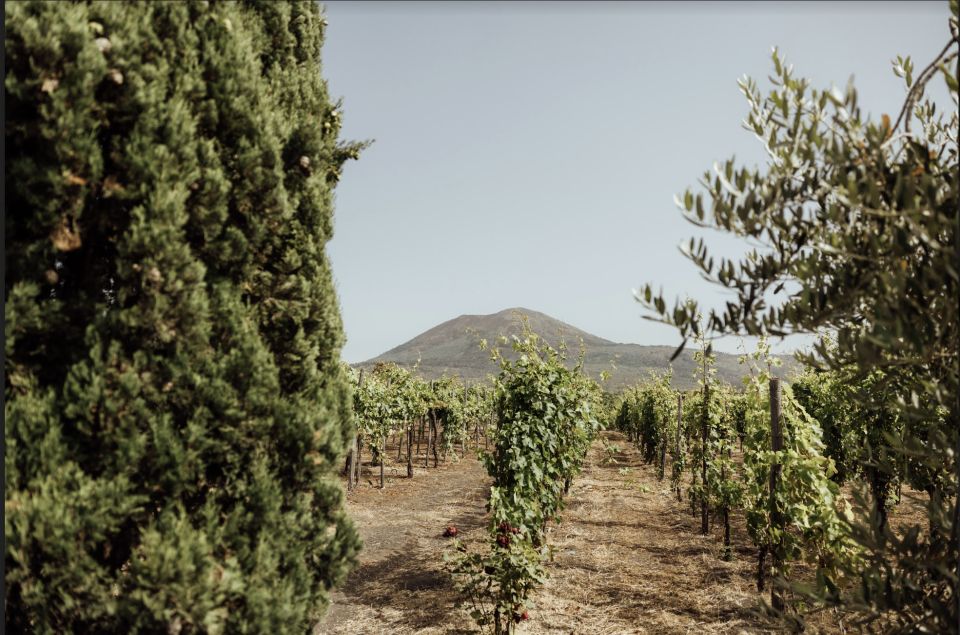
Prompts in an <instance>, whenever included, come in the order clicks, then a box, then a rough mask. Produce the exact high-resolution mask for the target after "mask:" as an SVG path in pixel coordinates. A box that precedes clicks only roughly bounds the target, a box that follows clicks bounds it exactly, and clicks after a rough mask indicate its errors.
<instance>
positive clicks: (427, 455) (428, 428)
mask: <svg viewBox="0 0 960 635" xmlns="http://www.w3.org/2000/svg"><path fill="white" fill-rule="evenodd" d="M424 428H426V433H427V445H426V447H425V448H424V453H423V467H430V437H431V432H432V430H433V409H432V408H431V409H430V410H428V411H427V420H426V421H425V422H424Z"/></svg>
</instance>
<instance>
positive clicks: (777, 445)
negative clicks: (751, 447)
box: [770, 377, 784, 611]
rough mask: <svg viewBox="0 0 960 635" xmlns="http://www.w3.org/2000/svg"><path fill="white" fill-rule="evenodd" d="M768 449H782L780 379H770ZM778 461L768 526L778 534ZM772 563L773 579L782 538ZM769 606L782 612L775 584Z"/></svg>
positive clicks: (772, 470)
mask: <svg viewBox="0 0 960 635" xmlns="http://www.w3.org/2000/svg"><path fill="white" fill-rule="evenodd" d="M770 448H771V449H772V450H773V451H774V452H779V451H780V450H782V449H783V428H782V427H781V420H780V379H779V378H777V377H771V378H770ZM782 469H783V468H782V466H781V465H780V462H779V460H777V459H774V463H773V465H771V466H770V524H771V526H772V527H773V530H774V531H775V532H777V533H778V534H780V533H782V532H783V518H782V515H781V514H780V506H779V505H778V504H777V487H778V485H779V484H780V472H781V470H782ZM771 551H772V553H771V556H772V562H771V563H770V565H771V567H770V576H771V577H775V576H777V575H779V574H780V573H781V572H782V570H783V538H781V537H778V538H777V539H776V541H775V542H774V544H772V545H771ZM770 605H771V606H772V607H773V609H774V610H775V611H782V610H783V608H784V603H783V594H782V592H781V590H780V589H779V588H777V585H776V582H775V581H774V582H773V583H771V584H770Z"/></svg>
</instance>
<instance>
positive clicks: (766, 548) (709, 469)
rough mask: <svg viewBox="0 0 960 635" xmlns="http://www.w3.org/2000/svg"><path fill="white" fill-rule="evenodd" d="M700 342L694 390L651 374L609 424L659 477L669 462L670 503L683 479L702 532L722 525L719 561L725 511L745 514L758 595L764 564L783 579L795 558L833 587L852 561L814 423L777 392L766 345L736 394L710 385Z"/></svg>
mask: <svg viewBox="0 0 960 635" xmlns="http://www.w3.org/2000/svg"><path fill="white" fill-rule="evenodd" d="M700 344H701V346H700V350H699V351H697V353H696V355H695V358H696V361H697V371H696V378H697V381H698V384H699V387H698V388H697V389H696V390H693V391H688V392H687V393H680V392H677V391H675V390H673V389H671V388H670V380H671V376H670V375H669V374H665V375H661V376H653V377H651V379H650V380H649V381H648V382H646V383H644V384H641V385H638V386H636V387H634V388H632V389H631V390H629V391H627V392H626V393H625V394H624V395H623V396H622V398H621V405H620V410H619V415H618V417H617V419H616V426H617V427H618V428H619V429H620V430H622V431H623V432H625V433H626V434H627V435H628V436H630V438H631V439H632V440H633V441H635V442H636V443H637V447H638V449H640V452H641V455H642V457H643V459H644V460H645V461H647V462H648V463H655V464H656V466H657V468H656V469H657V473H658V476H659V478H664V476H665V469H664V468H665V464H666V456H667V454H669V455H670V456H671V458H672V471H671V481H672V487H673V490H674V492H675V493H676V496H677V499H678V500H681V499H682V489H683V485H682V480H683V476H684V474H685V473H687V474H688V478H689V481H688V487H687V500H688V502H689V503H690V509H691V512H693V513H694V514H695V515H697V514H699V516H700V518H701V530H702V533H704V534H707V533H709V530H710V523H711V521H713V520H719V521H720V522H722V523H723V541H724V557H725V558H730V557H731V547H730V515H731V512H733V511H735V510H739V511H742V512H743V514H744V516H745V517H746V524H747V531H748V534H749V535H750V538H751V539H752V541H753V543H754V545H755V546H756V548H757V565H758V566H757V586H758V590H761V591H762V590H763V589H764V587H765V580H766V572H767V566H766V561H767V558H768V557H769V559H770V561H771V563H770V573H771V575H773V576H774V577H776V578H778V579H779V580H780V581H781V582H782V580H783V579H784V578H785V576H786V575H787V574H788V572H789V569H790V564H791V563H792V562H796V561H799V560H806V561H808V562H810V563H811V564H812V565H813V566H814V567H815V568H816V570H817V572H818V575H820V576H825V577H828V578H831V579H833V580H835V581H836V577H837V575H838V571H839V570H841V569H849V566H844V567H841V566H839V565H841V564H843V565H851V563H853V562H854V561H856V559H857V558H858V557H860V554H859V550H858V549H857V547H856V545H855V543H854V541H853V539H852V537H851V532H850V528H849V526H848V524H847V522H846V513H847V512H848V510H847V509H846V508H843V509H841V503H842V501H841V499H840V496H839V486H838V484H837V482H836V481H835V480H832V479H831V477H833V476H834V475H835V474H836V468H835V467H834V461H833V459H832V458H831V457H830V456H828V455H827V452H826V447H825V445H824V442H823V438H822V437H823V434H822V430H821V427H820V424H819V423H818V422H817V421H816V420H815V419H814V418H813V417H811V416H810V415H809V414H808V413H807V411H806V410H805V409H804V407H803V406H802V405H801V403H800V401H798V400H797V398H796V397H795V396H794V393H793V390H792V388H791V386H789V385H788V386H783V387H782V388H781V383H780V380H779V379H777V378H776V377H774V376H773V372H772V367H773V365H774V363H775V362H776V360H773V359H771V358H770V357H769V355H768V352H769V350H768V346H767V345H766V343H765V342H764V341H761V342H760V345H759V348H758V350H757V351H756V352H755V353H754V354H753V355H750V356H744V358H742V359H741V362H742V363H744V364H745V365H747V366H748V368H749V374H748V376H747V377H746V378H745V379H744V385H743V387H742V389H741V390H734V389H733V387H731V386H728V385H723V384H721V383H720V382H719V381H717V379H716V377H715V373H714V369H713V364H714V359H713V356H712V355H711V353H710V350H709V347H707V346H705V345H704V343H703V342H702V341H701V342H700ZM738 446H739V448H738ZM781 588H782V584H778V585H774V586H773V587H772V588H771V603H772V604H773V606H774V608H776V609H780V610H782V609H783V608H784V606H783V596H782V592H781Z"/></svg>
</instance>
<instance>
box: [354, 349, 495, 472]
mask: <svg viewBox="0 0 960 635" xmlns="http://www.w3.org/2000/svg"><path fill="white" fill-rule="evenodd" d="M350 375H351V377H352V380H353V383H354V395H353V398H354V415H355V417H356V426H357V427H356V429H357V436H356V440H355V442H354V443H353V444H352V445H351V451H350V455H349V456H348V457H347V465H346V472H347V487H348V489H352V488H353V487H354V486H355V485H356V483H357V482H358V481H359V476H360V465H361V462H362V461H361V459H362V455H363V449H364V447H369V448H370V451H371V452H372V453H373V458H374V463H377V464H379V466H380V487H381V488H382V487H383V486H384V460H383V459H384V458H385V453H386V445H387V440H388V438H389V437H391V436H393V437H395V438H396V439H397V452H398V459H399V458H401V457H402V451H403V449H404V445H406V457H407V476H408V477H410V478H412V477H413V465H414V450H413V448H414V443H416V447H417V450H416V455H417V456H418V457H419V454H420V447H421V444H423V445H424V446H425V453H424V457H423V461H424V464H423V467H429V463H430V457H431V455H432V457H433V466H434V467H437V465H438V464H439V462H440V460H441V457H443V458H445V457H446V455H447V454H448V453H455V452H456V448H457V446H459V448H460V456H462V455H463V454H464V453H465V452H466V448H467V442H468V441H469V440H471V439H472V440H473V441H474V443H475V444H479V443H480V441H481V439H483V440H484V442H486V439H487V436H488V427H489V422H490V420H491V417H492V402H491V390H490V389H489V388H487V387H485V386H483V385H474V386H466V385H464V384H463V383H461V382H460V381H459V380H458V379H456V378H450V377H442V378H440V379H438V380H435V381H427V380H425V379H423V378H421V377H420V376H419V375H418V374H417V373H416V369H414V370H413V371H411V370H407V369H405V368H402V367H401V366H398V365H396V364H378V365H376V366H375V367H374V368H373V369H372V370H370V371H368V372H366V371H364V370H362V369H361V370H351V371H350Z"/></svg>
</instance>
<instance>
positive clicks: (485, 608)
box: [448, 329, 603, 635]
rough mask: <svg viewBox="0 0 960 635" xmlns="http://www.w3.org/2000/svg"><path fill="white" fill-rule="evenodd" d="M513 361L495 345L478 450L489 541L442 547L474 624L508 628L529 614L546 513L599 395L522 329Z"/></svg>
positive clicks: (573, 467) (588, 435)
mask: <svg viewBox="0 0 960 635" xmlns="http://www.w3.org/2000/svg"><path fill="white" fill-rule="evenodd" d="M512 349H513V352H514V353H515V357H516V359H515V360H513V361H511V360H508V359H507V358H506V357H504V356H502V355H500V354H499V351H497V352H495V354H494V355H495V358H496V359H497V360H498V361H499V363H500V374H499V376H498V377H497V378H496V380H495V388H494V391H495V394H494V403H495V408H496V419H497V425H496V428H495V429H494V430H493V431H492V447H491V448H490V450H489V451H487V452H483V453H482V458H483V461H484V463H485V465H486V468H487V471H488V473H489V474H490V476H491V477H492V479H493V485H492V487H491V490H490V500H489V509H490V525H489V533H490V543H489V548H488V549H486V550H485V551H484V552H483V553H468V552H467V550H466V547H465V546H464V545H462V544H460V543H458V544H457V547H456V549H457V551H456V552H455V553H454V554H452V555H451V556H449V557H448V561H449V564H450V570H451V572H452V573H453V574H454V576H455V578H456V579H457V581H458V585H459V589H460V591H461V593H462V594H463V596H464V598H465V599H466V601H468V602H469V603H470V605H471V608H472V610H471V616H472V617H473V618H474V620H475V621H476V623H477V624H478V625H479V626H480V628H481V629H490V630H492V632H493V633H495V634H496V635H500V634H502V633H512V632H513V629H514V626H515V624H516V623H518V622H520V621H522V620H524V619H526V617H527V615H528V614H527V602H528V599H529V597H530V594H531V592H532V591H533V590H534V589H535V588H536V587H537V586H538V585H539V584H541V583H542V582H543V580H544V578H545V576H546V572H545V569H544V562H545V560H546V559H547V558H548V557H549V546H548V545H547V540H546V531H547V523H548V522H549V521H550V520H552V519H554V518H555V517H556V516H557V514H558V513H559V512H560V511H561V510H562V509H563V497H564V495H565V494H566V493H567V491H568V490H569V487H570V484H571V481H572V479H573V477H574V476H575V475H576V474H577V473H578V472H579V470H580V469H581V466H582V465H583V461H584V459H585V457H586V454H587V450H588V449H589V447H590V443H591V442H592V440H593V438H594V436H595V434H596V432H597V430H598V429H599V427H600V413H601V412H602V410H603V395H602V391H601V390H600V387H599V386H598V385H597V384H596V382H594V381H592V380H590V379H588V378H587V377H586V376H585V375H583V374H582V372H581V366H582V360H581V363H578V364H577V365H576V366H575V367H574V368H573V369H570V368H567V366H566V365H565V363H564V361H565V351H564V349H563V348H562V347H561V349H560V350H559V351H558V350H556V349H554V348H552V347H551V346H549V345H548V344H547V343H545V342H543V341H542V340H541V339H540V338H539V337H538V336H537V335H535V334H533V333H532V332H530V331H529V330H528V329H525V330H524V333H523V335H522V337H516V336H514V338H513V341H512Z"/></svg>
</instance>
